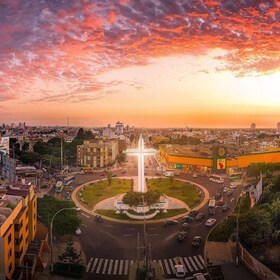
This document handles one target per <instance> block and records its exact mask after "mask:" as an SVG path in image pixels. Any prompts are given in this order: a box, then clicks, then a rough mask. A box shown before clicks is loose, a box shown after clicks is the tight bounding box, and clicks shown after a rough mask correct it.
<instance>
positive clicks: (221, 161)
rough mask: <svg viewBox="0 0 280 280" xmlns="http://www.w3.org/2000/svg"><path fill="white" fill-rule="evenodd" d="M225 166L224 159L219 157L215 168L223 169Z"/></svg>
mask: <svg viewBox="0 0 280 280" xmlns="http://www.w3.org/2000/svg"><path fill="white" fill-rule="evenodd" d="M225 168H226V159H225V158H219V159H217V169H225Z"/></svg>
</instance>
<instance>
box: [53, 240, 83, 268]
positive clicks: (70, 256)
mask: <svg viewBox="0 0 280 280" xmlns="http://www.w3.org/2000/svg"><path fill="white" fill-rule="evenodd" d="M81 254H82V253H81V252H80V253H79V254H78V253H77V251H76V249H75V248H74V245H73V241H72V240H71V239H69V240H67V245H66V248H65V250H64V252H63V253H62V254H60V255H58V259H59V260H60V261H62V262H65V263H69V264H79V263H80V262H81V261H82V260H81Z"/></svg>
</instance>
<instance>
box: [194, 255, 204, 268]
mask: <svg viewBox="0 0 280 280" xmlns="http://www.w3.org/2000/svg"><path fill="white" fill-rule="evenodd" d="M193 258H194V260H195V261H196V263H197V264H198V266H199V268H200V269H203V265H201V263H200V261H199V259H198V258H197V256H194V257H193Z"/></svg>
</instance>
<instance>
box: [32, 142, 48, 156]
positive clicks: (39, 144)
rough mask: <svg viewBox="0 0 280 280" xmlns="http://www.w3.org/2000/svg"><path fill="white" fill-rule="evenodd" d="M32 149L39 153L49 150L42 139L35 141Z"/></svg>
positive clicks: (42, 153)
mask: <svg viewBox="0 0 280 280" xmlns="http://www.w3.org/2000/svg"><path fill="white" fill-rule="evenodd" d="M33 151H34V152H35V153H38V154H40V155H46V154H48V151H49V149H48V145H47V144H46V143H44V142H42V141H39V142H36V143H35V145H34V146H33Z"/></svg>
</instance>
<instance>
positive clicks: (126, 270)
mask: <svg viewBox="0 0 280 280" xmlns="http://www.w3.org/2000/svg"><path fill="white" fill-rule="evenodd" d="M127 273H128V260H125V262H124V275H127Z"/></svg>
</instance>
